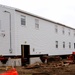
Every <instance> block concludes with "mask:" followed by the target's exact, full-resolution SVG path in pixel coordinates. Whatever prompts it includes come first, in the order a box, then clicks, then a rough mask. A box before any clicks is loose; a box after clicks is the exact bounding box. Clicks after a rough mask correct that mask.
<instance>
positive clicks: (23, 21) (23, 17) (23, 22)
mask: <svg viewBox="0 0 75 75" xmlns="http://www.w3.org/2000/svg"><path fill="white" fill-rule="evenodd" d="M21 25H26V16H22V15H21Z"/></svg>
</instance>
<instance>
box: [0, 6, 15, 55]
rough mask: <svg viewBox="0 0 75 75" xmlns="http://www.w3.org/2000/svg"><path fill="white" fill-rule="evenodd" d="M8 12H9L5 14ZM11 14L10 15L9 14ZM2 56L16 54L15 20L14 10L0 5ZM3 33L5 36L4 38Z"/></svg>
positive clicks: (0, 50)
mask: <svg viewBox="0 0 75 75" xmlns="http://www.w3.org/2000/svg"><path fill="white" fill-rule="evenodd" d="M4 11H7V12H4ZM8 12H10V13H8ZM10 14H11V43H12V45H11V47H12V53H10V51H9V49H10ZM0 22H1V23H0V27H1V28H0V55H14V54H15V51H14V50H15V18H14V9H11V8H8V7H5V6H2V5H0ZM2 33H3V34H5V36H4V37H3V36H2Z"/></svg>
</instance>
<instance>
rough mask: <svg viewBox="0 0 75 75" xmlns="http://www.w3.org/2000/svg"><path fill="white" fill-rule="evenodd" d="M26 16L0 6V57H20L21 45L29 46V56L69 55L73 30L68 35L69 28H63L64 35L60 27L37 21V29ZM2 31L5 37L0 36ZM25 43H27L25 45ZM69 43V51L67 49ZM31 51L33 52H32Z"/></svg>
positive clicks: (72, 40) (31, 19)
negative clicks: (22, 20)
mask: <svg viewBox="0 0 75 75" xmlns="http://www.w3.org/2000/svg"><path fill="white" fill-rule="evenodd" d="M5 10H6V11H9V12H10V13H11V33H12V34H11V36H12V37H11V41H12V53H10V52H9V49H10V37H9V26H10V24H9V14H8V13H5V12H4V11H5ZM21 15H24V16H26V26H22V25H21ZM36 18H37V17H33V16H30V15H27V14H23V13H20V12H17V11H15V9H13V8H8V7H5V6H0V21H1V26H2V28H1V29H0V55H21V45H22V44H27V45H30V55H38V54H49V55H64V54H71V53H72V52H73V51H75V49H74V43H75V36H74V30H73V29H70V31H71V35H70V36H69V35H68V31H69V28H67V27H65V34H62V29H63V28H62V26H61V25H58V24H55V23H51V22H48V21H45V20H42V19H40V18H37V19H39V29H36V28H35V19H36ZM55 25H58V33H56V32H55ZM2 30H4V32H3V33H4V34H5V37H2V36H1V33H2ZM55 41H58V43H59V48H56V47H55ZM63 41H64V42H65V48H63ZM25 42H27V43H25ZM69 42H71V46H72V47H71V49H70V48H69V45H68V44H69ZM33 49H34V50H35V51H33Z"/></svg>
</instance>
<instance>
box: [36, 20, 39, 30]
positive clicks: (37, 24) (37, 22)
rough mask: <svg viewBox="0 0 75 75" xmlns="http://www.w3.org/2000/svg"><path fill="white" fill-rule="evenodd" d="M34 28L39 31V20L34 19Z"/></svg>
mask: <svg viewBox="0 0 75 75" xmlns="http://www.w3.org/2000/svg"><path fill="white" fill-rule="evenodd" d="M35 28H36V29H39V19H35Z"/></svg>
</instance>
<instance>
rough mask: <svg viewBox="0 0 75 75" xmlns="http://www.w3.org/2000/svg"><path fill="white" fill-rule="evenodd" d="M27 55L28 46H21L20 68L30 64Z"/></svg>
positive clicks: (28, 51) (28, 52)
mask: <svg viewBox="0 0 75 75" xmlns="http://www.w3.org/2000/svg"><path fill="white" fill-rule="evenodd" d="M29 54H30V45H21V55H22V58H21V61H22V66H25V65H26V64H30V60H29Z"/></svg>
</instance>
